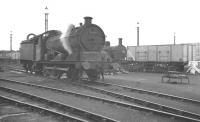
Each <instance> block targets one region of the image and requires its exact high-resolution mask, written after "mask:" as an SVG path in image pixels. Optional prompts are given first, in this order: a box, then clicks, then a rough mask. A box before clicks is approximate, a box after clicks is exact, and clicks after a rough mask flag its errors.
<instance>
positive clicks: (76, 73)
mask: <svg viewBox="0 0 200 122" xmlns="http://www.w3.org/2000/svg"><path fill="white" fill-rule="evenodd" d="M82 73H83V71H82V69H77V68H75V67H74V66H72V67H70V68H69V70H68V71H67V78H69V79H70V80H71V81H77V80H79V79H80V78H81V76H82Z"/></svg>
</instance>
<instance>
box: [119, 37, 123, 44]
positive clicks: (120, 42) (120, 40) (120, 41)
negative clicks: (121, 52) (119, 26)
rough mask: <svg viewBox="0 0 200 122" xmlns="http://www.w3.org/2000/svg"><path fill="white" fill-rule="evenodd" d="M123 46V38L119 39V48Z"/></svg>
mask: <svg viewBox="0 0 200 122" xmlns="http://www.w3.org/2000/svg"><path fill="white" fill-rule="evenodd" d="M121 45H122V38H119V46H121Z"/></svg>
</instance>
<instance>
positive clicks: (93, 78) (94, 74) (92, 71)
mask: <svg viewBox="0 0 200 122" xmlns="http://www.w3.org/2000/svg"><path fill="white" fill-rule="evenodd" d="M85 72H86V74H87V76H88V79H89V80H90V81H96V80H98V79H99V78H100V76H99V73H98V71H97V70H96V69H89V70H85Z"/></svg>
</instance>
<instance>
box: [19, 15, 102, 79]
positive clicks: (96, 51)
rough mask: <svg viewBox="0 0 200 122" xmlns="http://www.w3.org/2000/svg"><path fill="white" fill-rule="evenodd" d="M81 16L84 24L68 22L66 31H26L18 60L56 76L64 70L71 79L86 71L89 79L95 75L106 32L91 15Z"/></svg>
mask: <svg viewBox="0 0 200 122" xmlns="http://www.w3.org/2000/svg"><path fill="white" fill-rule="evenodd" d="M84 19H85V22H84V24H80V26H78V27H75V26H74V25H70V26H69V28H68V30H67V32H66V33H65V34H63V33H61V32H60V31H58V30H51V31H47V32H45V33H42V34H40V35H34V34H29V35H28V36H27V40H25V41H22V42H21V47H20V62H21V64H23V66H24V68H25V69H26V70H27V71H31V72H35V73H37V74H43V75H46V76H48V75H52V74H53V75H54V76H56V77H58V78H59V77H60V76H61V75H62V74H64V73H66V75H67V77H68V78H69V79H71V80H77V79H79V78H80V77H81V76H82V74H83V72H85V73H86V74H87V76H88V78H89V79H90V80H96V79H98V78H99V74H100V70H101V68H102V66H101V65H102V63H101V62H102V56H101V50H102V48H103V46H104V44H105V34H104V32H103V30H102V29H101V28H100V27H99V26H98V25H95V24H93V23H92V17H84ZM31 35H33V37H32V38H30V36H31Z"/></svg>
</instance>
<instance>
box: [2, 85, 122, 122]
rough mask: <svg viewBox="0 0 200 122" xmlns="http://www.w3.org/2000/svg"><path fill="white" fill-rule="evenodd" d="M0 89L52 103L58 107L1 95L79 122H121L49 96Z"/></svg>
mask: <svg viewBox="0 0 200 122" xmlns="http://www.w3.org/2000/svg"><path fill="white" fill-rule="evenodd" d="M0 90H5V91H7V92H11V93H12V94H17V95H22V96H24V97H26V98H29V99H31V100H32V101H33V100H37V102H40V103H47V104H45V105H50V106H51V107H52V106H54V108H55V107H58V109H59V110H58V109H56V110H55V109H50V107H47V108H43V107H41V106H36V105H33V104H30V103H26V102H21V101H18V100H15V99H12V98H8V97H6V96H2V95H0V97H3V98H4V99H5V98H6V99H10V100H12V101H15V102H17V103H20V104H24V105H28V106H31V107H32V106H33V107H35V108H39V109H41V110H45V111H48V112H52V113H53V112H54V113H55V114H58V115H61V116H64V117H65V116H66V117H68V116H69V118H70V119H71V118H72V119H74V120H78V122H79V121H80V120H81V121H83V122H88V121H94V122H119V121H117V120H114V119H111V118H108V117H105V116H102V115H98V114H95V113H92V112H89V111H86V110H83V109H80V108H77V107H73V106H70V105H66V104H63V103H61V102H57V101H53V100H51V99H47V98H42V97H39V96H36V95H33V94H30V93H25V92H23V91H18V90H14V89H12V88H8V87H2V86H0ZM64 113H71V114H75V115H76V116H80V117H82V118H86V119H87V120H84V119H81V118H80V117H75V116H72V115H68V114H64Z"/></svg>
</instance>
